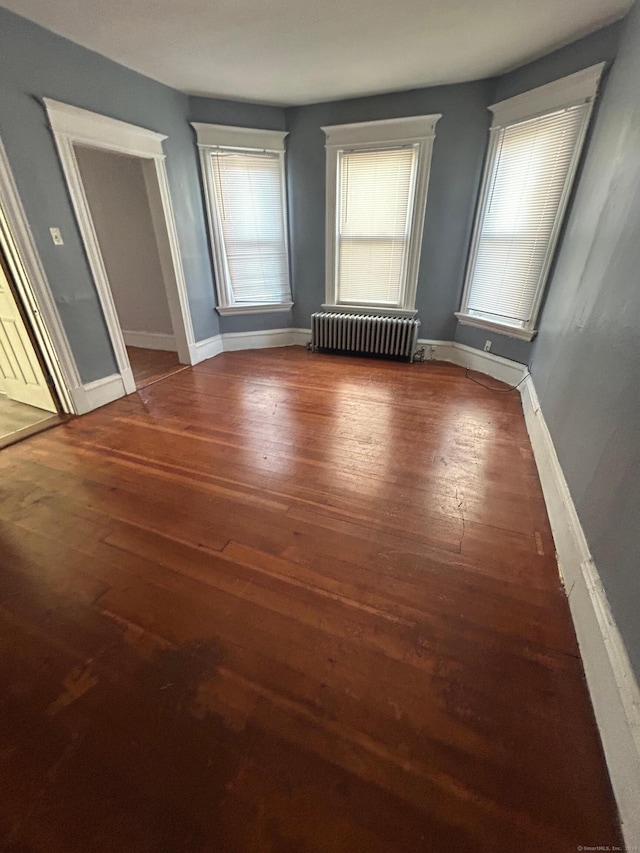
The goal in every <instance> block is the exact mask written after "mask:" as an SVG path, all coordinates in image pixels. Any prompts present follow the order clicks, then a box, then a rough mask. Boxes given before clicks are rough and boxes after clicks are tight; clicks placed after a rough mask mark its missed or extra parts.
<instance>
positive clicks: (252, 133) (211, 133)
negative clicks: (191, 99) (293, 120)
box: [191, 121, 289, 151]
mask: <svg viewBox="0 0 640 853" xmlns="http://www.w3.org/2000/svg"><path fill="white" fill-rule="evenodd" d="M191 127H192V128H193V129H194V130H195V132H196V137H197V139H198V147H199V148H263V149H264V150H265V151H284V149H285V142H284V141H285V139H286V137H287V136H288V135H289V131H288V130H261V129H259V128H253V127H233V126H231V125H227V124H206V123H204V122H199V121H192V122H191Z"/></svg>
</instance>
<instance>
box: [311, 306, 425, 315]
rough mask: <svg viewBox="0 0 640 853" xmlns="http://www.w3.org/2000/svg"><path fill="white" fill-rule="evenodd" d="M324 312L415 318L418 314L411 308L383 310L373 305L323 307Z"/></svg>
mask: <svg viewBox="0 0 640 853" xmlns="http://www.w3.org/2000/svg"><path fill="white" fill-rule="evenodd" d="M322 309H323V310H324V311H331V312H333V313H336V314H370V315H371V316H373V317H389V316H391V315H393V316H394V317H415V316H416V314H417V313H418V312H417V311H416V310H415V309H410V308H391V307H389V308H381V307H375V306H373V305H328V304H326V305H323V306H322Z"/></svg>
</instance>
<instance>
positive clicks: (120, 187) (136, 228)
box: [75, 145, 173, 335]
mask: <svg viewBox="0 0 640 853" xmlns="http://www.w3.org/2000/svg"><path fill="white" fill-rule="evenodd" d="M75 151H76V159H77V161H78V166H79V168H80V174H81V175H82V183H83V186H84V191H85V193H86V196H87V201H88V202H89V209H90V210H91V217H92V219H93V224H94V226H95V229H96V234H97V235H98V242H99V244H100V251H101V252H102V258H103V260H104V265H105V267H106V270H107V275H108V276H109V285H110V287H111V293H112V295H113V301H114V302H115V305H116V310H117V312H118V319H119V320H120V327H121V328H122V330H123V331H125V332H159V333H161V334H165V335H173V325H172V323H171V315H170V313H169V302H168V299H167V293H166V291H165V287H164V279H163V277H162V266H161V265H160V253H159V252H158V245H157V243H156V237H155V233H154V230H153V221H152V219H151V208H150V206H149V198H148V196H147V187H146V183H145V179H144V173H143V169H142V163H143V161H142V160H140V159H139V158H136V157H127V156H124V155H122V154H114V153H112V152H111V151H100V150H98V149H97V148H86V147H84V146H81V145H76V146H75Z"/></svg>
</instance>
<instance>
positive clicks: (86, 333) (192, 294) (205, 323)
mask: <svg viewBox="0 0 640 853" xmlns="http://www.w3.org/2000/svg"><path fill="white" fill-rule="evenodd" d="M42 97H49V98H54V99H56V100H60V101H64V102H66V103H69V104H73V105H74V106H78V107H83V108H85V109H88V110H93V111H95V112H99V113H103V114H104V115H108V116H111V117H113V118H118V119H121V120H123V121H127V122H131V123H132V124H137V125H141V126H142V127H147V128H150V129H151V130H155V131H158V132H160V133H164V134H167V136H168V139H167V140H166V142H165V151H166V153H167V170H168V174H169V184H170V189H171V195H172V199H173V205H174V208H175V216H176V223H177V227H178V238H179V241H180V248H181V251H182V258H183V262H184V271H185V277H186V281H187V288H188V292H189V303H190V306H191V313H192V316H193V323H194V328H195V336H196V340H201V339H203V338H207V337H209V336H211V335H215V334H217V333H218V317H217V314H216V313H215V312H214V289H213V280H212V273H211V265H210V261H209V252H208V247H207V237H206V231H205V221H204V216H203V210H202V201H201V190H200V181H199V174H198V163H197V156H196V150H195V148H194V145H193V137H192V133H191V128H190V127H189V125H188V124H187V121H186V118H187V115H188V98H187V97H186V96H185V95H181V94H179V93H178V92H174V91H173V90H172V89H169V88H167V87H166V86H162V85H160V84H159V83H155V82H153V81H152V80H149V79H148V78H146V77H143V76H141V75H139V74H136V73H134V72H133V71H129V70H128V69H126V68H123V67H122V66H121V65H117V64H116V63H114V62H111V61H110V60H108V59H105V58H104V57H102V56H99V55H98V54H96V53H92V52H91V51H88V50H85V49H84V48H82V47H79V46H78V45H76V44H74V43H73V42H70V41H67V40H66V39H63V38H60V37H59V36H56V35H54V34H53V33H51V32H49V31H48V30H45V29H42V28H41V27H38V26H36V25H35V24H33V23H31V22H30V21H27V20H25V19H24V18H21V17H19V16H17V15H14V14H12V13H11V12H8V11H7V10H5V9H0V136H1V137H2V140H3V142H4V144H5V147H6V149H7V155H8V157H9V162H10V164H11V167H12V170H13V172H14V176H15V179H16V183H17V185H18V190H19V192H20V195H21V197H22V201H23V203H24V207H25V210H26V213H27V218H28V220H29V223H30V225H31V228H32V231H33V234H34V237H35V241H36V244H37V247H38V250H39V252H40V256H41V258H42V262H43V264H44V268H45V271H46V273H47V277H48V279H49V283H50V285H51V289H52V291H53V294H54V297H55V300H56V304H57V306H58V310H59V312H60V315H61V318H62V322H63V324H64V328H65V330H66V332H67V335H68V337H69V342H70V344H71V348H72V351H73V353H74V356H75V358H76V361H77V363H78V368H79V370H80V373H81V376H82V379H83V381H84V382H89V381H91V380H93V379H99V378H101V377H103V376H107V375H109V374H111V373H113V372H114V371H115V369H116V365H115V361H114V358H113V354H112V351H111V344H110V342H109V337H108V335H107V330H106V327H105V325H104V321H103V317H102V311H101V309H100V305H99V303H98V300H97V296H96V292H95V289H94V286H93V283H92V279H91V275H90V272H89V268H88V265H87V261H86V258H85V255H84V251H83V248H82V245H81V243H80V237H79V234H78V231H77V227H76V222H75V219H74V215H73V211H72V208H71V204H70V201H69V198H68V194H67V190H66V185H65V182H64V178H63V175H62V171H61V168H60V163H59V160H58V157H57V153H56V151H55V148H54V143H53V138H52V136H51V133H50V131H49V130H48V128H47V121H46V115H45V111H44V108H43V106H42V103H41V101H40V99H41V98H42ZM51 225H57V226H58V227H60V228H61V230H62V234H63V237H64V242H65V244H64V246H61V247H55V246H53V244H52V242H51V238H50V236H49V230H48V229H49V227H50V226H51Z"/></svg>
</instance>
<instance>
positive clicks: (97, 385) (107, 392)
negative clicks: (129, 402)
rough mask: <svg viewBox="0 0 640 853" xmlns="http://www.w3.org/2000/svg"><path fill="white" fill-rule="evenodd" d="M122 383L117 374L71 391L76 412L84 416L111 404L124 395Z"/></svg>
mask: <svg viewBox="0 0 640 853" xmlns="http://www.w3.org/2000/svg"><path fill="white" fill-rule="evenodd" d="M126 393H127V392H126V390H125V385H124V381H123V379H122V376H121V375H120V374H119V373H114V374H112V375H111V376H105V377H103V378H102V379H95V380H94V381H93V382H86V383H85V384H84V385H81V386H80V387H78V388H72V389H71V396H72V397H73V402H74V404H75V408H76V412H77V413H78V414H79V415H85V414H86V413H87V412H92V411H93V410H94V409H99V408H100V407H101V406H106V405H107V403H112V402H113V401H114V400H117V399H118V398H119V397H124V396H125V395H126Z"/></svg>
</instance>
